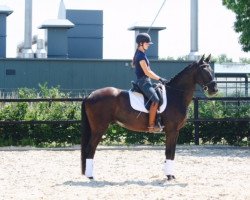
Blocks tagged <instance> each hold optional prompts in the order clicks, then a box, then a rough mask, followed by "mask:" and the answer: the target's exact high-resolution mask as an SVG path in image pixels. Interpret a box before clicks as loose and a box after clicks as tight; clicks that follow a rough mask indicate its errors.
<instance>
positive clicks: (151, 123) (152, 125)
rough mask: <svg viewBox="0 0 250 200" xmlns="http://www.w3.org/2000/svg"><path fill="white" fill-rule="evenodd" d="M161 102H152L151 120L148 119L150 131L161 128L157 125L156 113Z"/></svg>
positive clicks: (157, 130)
mask: <svg viewBox="0 0 250 200" xmlns="http://www.w3.org/2000/svg"><path fill="white" fill-rule="evenodd" d="M158 106H159V103H156V102H152V104H151V106H150V109H149V120H148V131H149V132H159V131H161V128H160V127H159V126H156V125H155V121H156V114H157V109H158Z"/></svg>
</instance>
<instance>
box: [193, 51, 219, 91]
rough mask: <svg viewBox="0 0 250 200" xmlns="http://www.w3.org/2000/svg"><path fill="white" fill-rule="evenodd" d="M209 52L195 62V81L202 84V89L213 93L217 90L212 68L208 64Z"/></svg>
mask: <svg viewBox="0 0 250 200" xmlns="http://www.w3.org/2000/svg"><path fill="white" fill-rule="evenodd" d="M210 59H211V54H210V55H209V56H208V57H207V58H206V59H205V55H203V56H202V58H201V59H200V60H199V61H198V62H197V65H198V70H197V76H196V82H197V83H198V84H199V85H200V86H202V88H203V90H204V91H207V92H208V94H209V95H214V94H216V93H217V92H218V88H217V83H216V82H215V81H214V77H213V69H212V68H211V66H210V65H209V63H210Z"/></svg>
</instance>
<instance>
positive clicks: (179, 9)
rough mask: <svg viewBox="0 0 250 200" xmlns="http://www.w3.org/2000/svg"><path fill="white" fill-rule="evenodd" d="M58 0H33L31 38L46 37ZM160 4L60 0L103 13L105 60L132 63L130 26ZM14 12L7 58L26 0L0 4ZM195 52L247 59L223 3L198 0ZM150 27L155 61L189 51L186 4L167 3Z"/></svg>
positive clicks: (154, 0) (182, 0)
mask: <svg viewBox="0 0 250 200" xmlns="http://www.w3.org/2000/svg"><path fill="white" fill-rule="evenodd" d="M60 1H61V0H33V20H32V27H33V29H32V34H33V35H36V34H38V35H39V36H40V37H42V38H43V37H44V30H40V29H38V28H37V27H38V26H40V25H41V24H42V23H43V22H44V21H45V20H48V19H56V18H57V16H58V9H59V5H60ZM163 2H164V0H64V3H65V5H66V8H69V9H82V10H85V9H86V10H103V37H104V38H103V58H104V59H131V58H132V57H133V54H134V51H135V44H134V37H135V35H134V32H133V31H129V30H128V28H129V27H131V26H133V25H140V24H142V25H148V26H149V25H150V24H151V23H152V22H153V20H154V18H155V16H156V14H157V12H158V10H159V9H160V7H161V5H162V4H163ZM0 5H5V6H8V7H9V8H10V9H12V10H13V13H12V14H11V15H10V16H9V17H8V18H7V57H16V46H17V45H18V44H19V43H21V42H22V41H23V40H24V6H25V0H0ZM198 15H199V24H198V27H199V33H198V34H199V53H200V54H210V53H211V54H212V56H215V57H217V56H218V55H221V54H226V55H227V56H228V57H229V58H232V59H233V61H235V62H237V61H238V59H239V58H240V57H245V58H250V53H245V52H243V51H242V50H241V46H240V44H239V43H238V37H239V34H237V33H236V32H235V31H234V29H233V24H234V21H235V14H234V13H233V12H232V11H230V10H228V9H227V8H226V7H224V6H223V5H222V0H199V14H198ZM153 26H162V27H166V29H165V30H162V31H160V32H159V58H167V57H174V58H177V57H180V56H185V55H188V54H189V52H190V0H166V2H165V4H164V7H163V8H162V10H161V12H160V14H159V15H158V17H157V19H156V21H155V23H154V25H153Z"/></svg>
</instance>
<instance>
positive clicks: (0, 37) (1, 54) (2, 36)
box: [0, 6, 13, 58]
mask: <svg viewBox="0 0 250 200" xmlns="http://www.w3.org/2000/svg"><path fill="white" fill-rule="evenodd" d="M12 12H13V11H12V10H10V8H8V7H7V6H0V58H6V37H7V35H6V32H7V31H6V28H7V23H6V21H7V16H9V15H10V14H11V13H12Z"/></svg>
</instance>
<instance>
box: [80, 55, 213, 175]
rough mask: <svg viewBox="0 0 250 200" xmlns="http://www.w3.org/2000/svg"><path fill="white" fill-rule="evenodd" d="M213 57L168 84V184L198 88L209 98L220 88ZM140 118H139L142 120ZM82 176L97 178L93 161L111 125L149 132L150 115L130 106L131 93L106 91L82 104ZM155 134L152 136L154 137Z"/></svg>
mask: <svg viewBox="0 0 250 200" xmlns="http://www.w3.org/2000/svg"><path fill="white" fill-rule="evenodd" d="M210 58H211V55H209V56H208V57H207V58H205V57H204V55H203V56H202V58H201V59H200V60H199V61H196V62H193V63H192V64H190V65H189V66H187V67H186V68H185V69H184V70H182V71H181V72H180V73H179V74H177V75H176V76H175V77H174V78H172V79H171V80H170V81H169V82H168V83H166V84H165V87H166V90H167V99H168V104H167V107H166V109H165V110H164V111H163V112H162V113H161V114H160V115H161V120H162V125H163V126H164V129H163V131H164V132H165V133H166V142H165V144H166V148H165V155H166V160H165V163H164V171H165V175H166V176H167V178H168V180H171V179H174V178H175V176H174V158H175V148H176V143H177V139H178V135H179V131H180V129H181V128H182V127H183V126H184V124H185V122H186V119H187V109H188V106H189V104H190V102H191V101H192V98H193V95H194V91H195V87H196V84H198V85H200V86H201V87H202V88H203V90H204V91H207V93H208V94H209V95H212V94H215V93H216V92H217V91H218V89H217V84H216V82H215V81H214V79H213V70H212V68H211V66H210V65H209V63H210ZM138 116H139V117H138ZM82 120H83V126H82V139H81V162H82V173H83V174H85V176H87V177H88V178H90V179H92V178H93V177H94V175H93V174H94V172H93V158H94V155H95V151H96V148H97V145H98V144H99V142H100V140H101V138H102V136H103V134H104V133H105V131H106V130H107V128H108V126H109V124H111V123H118V124H119V125H121V126H123V127H125V128H127V129H129V130H133V131H139V132H147V131H148V113H141V114H139V111H136V110H134V109H133V108H132V107H131V106H130V100H129V95H128V91H125V90H120V89H117V88H114V87H106V88H102V89H98V90H95V91H93V92H92V93H91V94H90V95H89V96H87V97H86V98H85V99H84V100H83V103H82ZM150 134H152V133H150Z"/></svg>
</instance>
